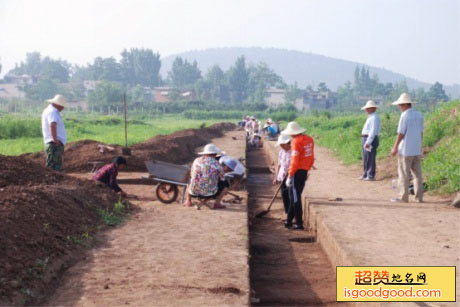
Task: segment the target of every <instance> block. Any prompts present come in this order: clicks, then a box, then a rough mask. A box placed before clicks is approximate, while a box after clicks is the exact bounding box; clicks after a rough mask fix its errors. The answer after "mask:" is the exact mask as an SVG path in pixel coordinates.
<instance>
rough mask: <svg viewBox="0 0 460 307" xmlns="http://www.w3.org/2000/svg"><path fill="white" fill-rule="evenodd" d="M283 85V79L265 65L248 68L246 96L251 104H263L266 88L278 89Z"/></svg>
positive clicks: (260, 64)
mask: <svg viewBox="0 0 460 307" xmlns="http://www.w3.org/2000/svg"><path fill="white" fill-rule="evenodd" d="M283 83H284V82H283V79H282V78H281V77H280V76H279V75H277V74H276V73H275V72H274V71H273V70H272V69H271V68H270V67H268V65H267V64H265V63H259V64H258V65H255V66H254V65H251V66H249V68H248V95H249V100H250V101H251V102H252V103H260V102H263V101H264V100H265V97H266V89H267V88H269V87H280V86H281V85H282V84H283Z"/></svg>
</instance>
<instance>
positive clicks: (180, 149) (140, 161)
mask: <svg viewBox="0 0 460 307" xmlns="http://www.w3.org/2000/svg"><path fill="white" fill-rule="evenodd" d="M235 127H236V126H235V125H234V124H230V123H220V124H215V125H212V126H210V127H207V128H203V129H187V130H181V131H177V132H175V133H172V134H169V135H159V136H156V137H153V138H151V139H149V140H147V141H145V142H143V143H140V144H136V145H134V146H132V147H131V151H132V155H131V156H126V159H127V161H128V167H127V168H125V170H126V171H132V172H136V171H138V172H145V171H146V169H145V165H144V161H147V160H161V161H166V162H170V163H177V164H183V163H186V162H189V161H190V158H191V157H193V156H194V155H195V152H194V150H195V148H196V147H199V146H202V145H205V144H206V143H208V142H209V140H210V139H212V138H216V137H219V136H222V135H223V134H224V133H225V132H226V131H228V130H231V129H234V128H235ZM100 144H102V143H100V142H96V141H92V140H83V141H78V142H74V143H71V144H68V145H67V146H66V149H65V153H64V165H63V168H64V172H88V171H89V170H91V166H90V165H88V162H89V161H101V162H104V163H109V162H111V161H112V160H113V158H114V157H116V156H119V155H121V148H122V147H121V146H118V145H111V146H112V147H114V148H115V150H114V151H112V152H110V151H106V152H104V153H101V152H100V151H99V147H98V145H100ZM24 156H25V157H27V158H31V159H32V160H33V161H36V162H38V163H44V159H45V158H44V156H43V153H35V154H26V155H24Z"/></svg>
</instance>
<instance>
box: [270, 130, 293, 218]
mask: <svg viewBox="0 0 460 307" xmlns="http://www.w3.org/2000/svg"><path fill="white" fill-rule="evenodd" d="M276 146H280V147H281V150H280V151H279V153H278V169H277V170H276V174H275V178H274V179H273V184H274V185H276V184H281V195H282V197H283V205H284V212H285V213H286V214H287V213H288V211H289V204H290V201H289V189H288V187H287V186H286V179H287V178H286V177H287V173H288V170H289V166H290V165H291V137H290V136H289V135H280V136H279V137H278V142H277V143H276Z"/></svg>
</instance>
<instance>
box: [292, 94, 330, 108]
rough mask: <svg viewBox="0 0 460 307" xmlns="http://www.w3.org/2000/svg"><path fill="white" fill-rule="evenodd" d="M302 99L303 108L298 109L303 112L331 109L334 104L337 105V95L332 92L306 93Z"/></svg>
mask: <svg viewBox="0 0 460 307" xmlns="http://www.w3.org/2000/svg"><path fill="white" fill-rule="evenodd" d="M302 98H303V108H302V109H301V108H299V107H297V109H299V110H302V111H306V110H321V109H330V108H331V107H332V106H333V105H334V104H336V103H337V94H336V93H334V92H330V91H327V92H316V91H305V92H304V93H303V97H302Z"/></svg>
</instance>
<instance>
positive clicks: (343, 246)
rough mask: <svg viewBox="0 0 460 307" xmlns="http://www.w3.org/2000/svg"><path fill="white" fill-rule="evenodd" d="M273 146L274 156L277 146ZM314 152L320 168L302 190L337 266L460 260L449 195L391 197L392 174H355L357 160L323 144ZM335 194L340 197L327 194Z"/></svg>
mask: <svg viewBox="0 0 460 307" xmlns="http://www.w3.org/2000/svg"><path fill="white" fill-rule="evenodd" d="M270 146H272V147H271V148H270V147H267V148H268V149H269V150H268V153H269V154H270V156H271V157H272V159H273V158H274V157H276V154H277V149H276V148H275V147H273V144H272V145H270ZM315 157H316V161H315V166H316V167H317V169H316V170H313V171H312V172H311V176H310V177H309V180H308V182H307V186H306V189H305V191H304V194H305V196H306V197H307V198H308V199H309V203H310V209H311V212H312V213H314V215H312V216H313V220H314V221H316V223H317V225H316V226H317V230H318V233H317V237H318V240H319V241H320V243H321V245H322V246H323V247H324V249H325V251H326V253H327V254H328V257H329V259H330V260H331V262H332V264H333V265H334V266H336V265H376V266H382V265H385V266H457V267H458V266H459V265H460V223H459V221H460V210H458V209H457V208H454V207H452V206H450V205H449V201H446V200H444V199H442V198H439V197H436V196H432V195H425V197H424V200H425V202H424V203H422V204H419V203H415V202H410V203H406V204H395V203H392V202H390V199H391V198H392V197H395V196H396V191H393V190H392V189H391V180H384V181H379V180H378V181H374V182H365V181H361V180H357V179H356V178H357V177H358V176H359V175H360V172H361V171H360V167H359V166H353V167H347V166H345V165H343V164H342V163H340V162H339V161H338V160H337V159H336V158H334V157H333V155H332V154H331V153H330V151H328V150H327V149H324V148H320V147H318V148H315ZM395 163H396V161H395ZM377 177H378V174H377ZM335 197H339V198H341V199H342V201H330V200H329V199H330V198H335ZM313 226H314V225H313ZM457 280H460V271H457ZM458 299H460V283H459V282H457V300H458ZM429 305H436V304H432V303H430V304H429ZM447 305H449V304H447ZM450 305H455V304H450Z"/></svg>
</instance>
